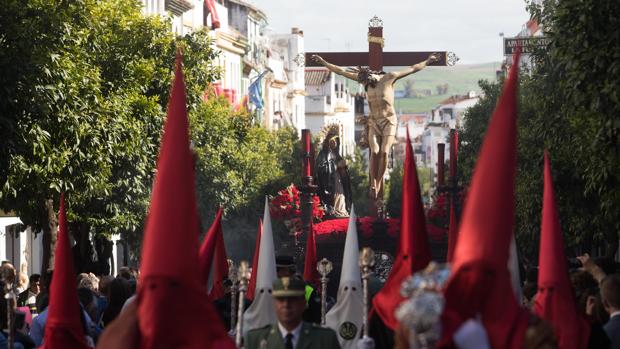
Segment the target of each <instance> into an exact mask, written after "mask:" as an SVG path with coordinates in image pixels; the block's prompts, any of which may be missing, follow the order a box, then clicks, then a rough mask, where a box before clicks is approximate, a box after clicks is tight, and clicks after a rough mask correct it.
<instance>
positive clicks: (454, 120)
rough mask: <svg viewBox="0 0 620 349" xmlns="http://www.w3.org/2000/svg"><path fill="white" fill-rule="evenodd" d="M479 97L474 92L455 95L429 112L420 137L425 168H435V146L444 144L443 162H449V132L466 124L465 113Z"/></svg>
mask: <svg viewBox="0 0 620 349" xmlns="http://www.w3.org/2000/svg"><path fill="white" fill-rule="evenodd" d="M479 98H480V97H479V96H477V95H476V93H475V92H474V91H471V92H469V93H468V94H466V95H456V96H451V97H449V98H446V99H445V100H443V101H441V103H439V105H438V106H437V107H435V108H434V109H433V110H432V111H431V115H430V118H429V120H428V123H427V125H426V127H425V129H424V132H423V134H422V136H421V138H422V151H423V152H424V161H423V162H424V164H425V165H426V167H429V168H432V169H433V170H436V168H437V158H438V153H437V144H439V143H443V144H445V145H446V146H445V149H446V152H445V154H444V156H445V161H448V160H450V153H449V152H448V151H447V149H450V130H452V129H455V128H461V127H463V126H464V125H465V123H466V122H467V120H466V118H464V116H465V112H466V111H467V109H468V108H470V107H472V106H474V105H475V104H476V103H478V100H479Z"/></svg>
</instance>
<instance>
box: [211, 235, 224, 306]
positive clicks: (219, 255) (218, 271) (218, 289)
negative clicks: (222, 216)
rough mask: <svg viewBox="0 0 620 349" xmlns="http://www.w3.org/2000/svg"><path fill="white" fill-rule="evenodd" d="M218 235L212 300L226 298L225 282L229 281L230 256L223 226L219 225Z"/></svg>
mask: <svg viewBox="0 0 620 349" xmlns="http://www.w3.org/2000/svg"><path fill="white" fill-rule="evenodd" d="M216 234H217V244H216V245H215V259H214V261H215V265H214V266H213V286H212V287H211V292H210V293H209V298H210V299H211V300H216V299H220V298H222V297H224V280H225V279H228V256H227V255H226V246H225V245H224V233H223V232H222V225H221V224H220V225H219V230H218V231H217V232H216Z"/></svg>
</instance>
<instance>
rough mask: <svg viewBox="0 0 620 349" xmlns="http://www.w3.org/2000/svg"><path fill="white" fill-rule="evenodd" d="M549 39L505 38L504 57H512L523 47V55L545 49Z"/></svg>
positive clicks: (538, 37)
mask: <svg viewBox="0 0 620 349" xmlns="http://www.w3.org/2000/svg"><path fill="white" fill-rule="evenodd" d="M549 41H550V40H549V39H548V38H546V37H544V36H534V37H529V38H504V55H512V54H514V53H515V51H516V50H517V47H519V46H521V53H526V54H527V53H532V52H534V50H535V49H537V48H541V47H545V46H547V45H548V44H549Z"/></svg>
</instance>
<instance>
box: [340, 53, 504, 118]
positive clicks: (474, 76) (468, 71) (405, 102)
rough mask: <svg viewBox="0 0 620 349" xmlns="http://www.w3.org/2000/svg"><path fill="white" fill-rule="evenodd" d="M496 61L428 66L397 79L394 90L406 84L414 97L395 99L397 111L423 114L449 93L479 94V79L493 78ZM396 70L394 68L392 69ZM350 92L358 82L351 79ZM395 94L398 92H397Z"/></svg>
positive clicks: (354, 89)
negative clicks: (409, 85)
mask: <svg viewBox="0 0 620 349" xmlns="http://www.w3.org/2000/svg"><path fill="white" fill-rule="evenodd" d="M499 67H500V63H497V62H495V63H483V64H469V65H465V64H462V65H459V64H457V65H456V66H453V67H428V68H426V69H424V70H422V71H420V72H417V73H415V74H413V75H410V76H408V77H407V78H404V79H401V80H399V81H398V82H397V83H396V90H397V91H399V90H401V91H404V90H405V88H406V86H407V85H408V84H411V82H413V85H412V87H410V92H412V93H411V94H412V95H414V97H409V98H396V101H395V108H396V112H397V113H425V112H430V111H431V109H433V108H434V107H436V106H437V104H438V103H439V102H441V101H442V100H444V99H446V98H448V97H450V96H452V95H463V94H466V93H467V92H469V91H472V90H473V91H476V93H480V87H479V86H478V81H479V80H485V79H486V80H495V71H496V70H497V69H499ZM395 70H397V68H395ZM349 90H350V91H353V92H355V91H358V84H357V83H355V82H353V81H351V83H350V85H349ZM397 93H398V92H397Z"/></svg>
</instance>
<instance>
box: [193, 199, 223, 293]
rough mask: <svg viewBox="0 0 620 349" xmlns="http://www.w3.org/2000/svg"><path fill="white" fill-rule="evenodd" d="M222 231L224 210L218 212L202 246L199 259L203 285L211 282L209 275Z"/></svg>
mask: <svg viewBox="0 0 620 349" xmlns="http://www.w3.org/2000/svg"><path fill="white" fill-rule="evenodd" d="M221 231H222V208H220V209H219V210H217V214H216V215H215V219H214V220H213V223H211V227H209V230H208V231H207V233H206V234H205V239H204V241H203V242H202V245H201V246H200V252H199V253H198V258H199V260H200V275H201V276H202V284H203V285H206V284H207V283H208V282H209V275H210V274H211V266H212V265H213V256H215V249H216V246H217V245H218V233H219V232H221Z"/></svg>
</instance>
